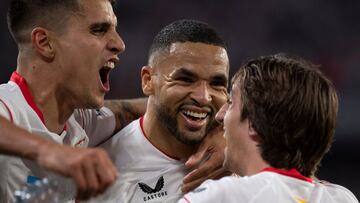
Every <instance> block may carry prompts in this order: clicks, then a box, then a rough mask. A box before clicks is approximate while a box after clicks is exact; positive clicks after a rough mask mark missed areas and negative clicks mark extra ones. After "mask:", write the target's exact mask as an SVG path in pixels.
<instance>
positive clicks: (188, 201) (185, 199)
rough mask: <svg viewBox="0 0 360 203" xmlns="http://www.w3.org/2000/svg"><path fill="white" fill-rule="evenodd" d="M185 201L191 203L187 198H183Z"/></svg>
mask: <svg viewBox="0 0 360 203" xmlns="http://www.w3.org/2000/svg"><path fill="white" fill-rule="evenodd" d="M183 199H184V200H185V201H186V202H188V203H191V202H190V200H188V199H187V198H186V197H185V196H184V197H183Z"/></svg>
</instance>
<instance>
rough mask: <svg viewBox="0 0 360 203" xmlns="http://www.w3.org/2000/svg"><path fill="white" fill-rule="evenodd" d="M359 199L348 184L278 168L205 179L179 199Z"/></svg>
mask: <svg viewBox="0 0 360 203" xmlns="http://www.w3.org/2000/svg"><path fill="white" fill-rule="evenodd" d="M201 202H204V203H205V202H206V203H208V202H219V203H220V202H224V203H235V202H236V203H238V202H244V203H263V202H277V203H340V202H341V203H358V201H357V200H356V198H355V196H354V195H353V194H352V193H351V192H350V191H349V190H347V189H346V188H344V187H342V186H339V185H335V184H330V183H320V182H315V183H310V182H307V181H303V180H300V179H296V178H293V177H289V176H285V175H280V174H277V173H274V172H261V173H258V174H256V175H253V176H249V177H225V178H222V179H220V180H218V181H212V180H208V181H205V182H204V183H203V184H202V185H200V186H199V187H198V188H197V189H195V190H194V191H192V192H190V193H188V194H186V195H185V196H184V197H183V198H182V199H181V200H179V203H201Z"/></svg>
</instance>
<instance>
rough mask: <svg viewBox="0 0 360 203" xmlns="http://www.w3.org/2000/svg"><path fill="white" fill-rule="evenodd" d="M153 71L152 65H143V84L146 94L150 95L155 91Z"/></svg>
mask: <svg viewBox="0 0 360 203" xmlns="http://www.w3.org/2000/svg"><path fill="white" fill-rule="evenodd" d="M153 71H154V70H153V68H151V67H150V66H143V67H142V69H141V86H142V90H143V93H144V94H145V95H146V96H150V95H152V94H153V93H154V87H153V86H154V85H153V78H152V72H153Z"/></svg>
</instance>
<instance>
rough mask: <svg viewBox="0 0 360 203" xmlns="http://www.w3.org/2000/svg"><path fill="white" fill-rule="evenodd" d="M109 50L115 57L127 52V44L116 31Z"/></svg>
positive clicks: (110, 41)
mask: <svg viewBox="0 0 360 203" xmlns="http://www.w3.org/2000/svg"><path fill="white" fill-rule="evenodd" d="M108 49H109V50H110V51H111V52H112V53H114V54H115V55H118V54H120V53H122V52H123V51H125V43H124V41H123V40H122V38H121V37H120V35H119V33H117V32H116V31H114V33H113V35H111V38H110V40H109V43H108Z"/></svg>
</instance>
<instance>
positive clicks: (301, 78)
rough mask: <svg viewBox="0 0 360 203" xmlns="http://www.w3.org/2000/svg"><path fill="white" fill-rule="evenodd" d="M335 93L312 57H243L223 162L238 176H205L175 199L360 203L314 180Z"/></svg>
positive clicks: (331, 127)
mask: <svg viewBox="0 0 360 203" xmlns="http://www.w3.org/2000/svg"><path fill="white" fill-rule="evenodd" d="M337 111H338V97H337V94H336V91H335V88H334V86H333V84H332V83H331V82H330V81H329V80H328V79H327V78H326V77H325V76H324V75H323V74H322V73H321V72H320V71H319V70H318V69H317V67H315V66H314V65H312V64H311V63H310V62H307V61H305V60H303V59H301V58H298V57H296V58H295V57H290V56H287V55H285V54H279V55H270V56H264V57H260V58H257V59H254V60H250V61H248V62H247V63H246V64H245V65H243V66H242V67H241V68H240V69H239V71H238V72H237V73H236V75H235V76H234V77H233V80H232V91H231V99H230V100H229V101H228V103H227V104H225V105H224V106H223V107H222V108H221V110H220V111H219V112H218V114H217V115H216V119H217V120H219V121H220V122H223V123H224V128H225V138H226V148H225V162H224V165H225V167H226V168H228V169H229V170H230V171H232V172H234V173H237V174H238V175H240V177H226V178H222V179H220V180H219V181H207V182H204V183H203V184H202V185H201V186H200V187H198V188H197V189H195V190H194V191H193V192H190V193H188V194H186V195H185V196H184V198H183V199H181V200H180V201H179V202H186V203H189V202H191V203H198V202H229V203H231V202H254V203H255V202H256V203H260V202H278V203H285V202H294V203H295V202H297V203H307V202H309V203H336V202H337V203H338V202H342V203H346V202H351V203H355V202H358V201H357V200H356V198H355V196H354V195H353V194H352V193H351V192H350V191H349V190H347V189H346V188H344V187H342V186H339V185H335V184H331V183H328V182H323V181H319V180H316V179H313V177H314V176H315V173H316V171H317V168H318V166H319V164H320V161H321V160H322V158H323V156H324V154H325V153H326V152H327V151H328V150H329V149H330V146H331V144H332V142H333V135H334V131H335V122H336V115H337Z"/></svg>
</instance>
